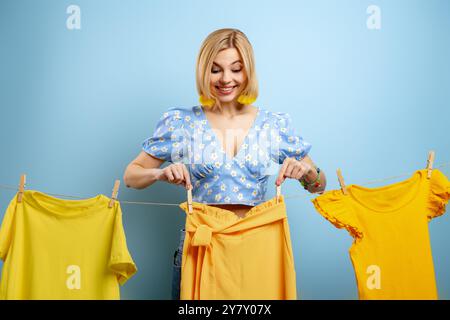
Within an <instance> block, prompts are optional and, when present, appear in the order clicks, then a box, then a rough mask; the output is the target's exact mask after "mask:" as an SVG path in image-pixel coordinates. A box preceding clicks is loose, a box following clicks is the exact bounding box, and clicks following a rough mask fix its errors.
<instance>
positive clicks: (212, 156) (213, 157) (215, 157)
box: [211, 152, 217, 160]
mask: <svg viewBox="0 0 450 320" xmlns="http://www.w3.org/2000/svg"><path fill="white" fill-rule="evenodd" d="M211 159H212V160H216V159H217V153H215V152H213V153H211Z"/></svg>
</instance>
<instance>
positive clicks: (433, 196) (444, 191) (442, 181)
mask: <svg viewBox="0 0 450 320" xmlns="http://www.w3.org/2000/svg"><path fill="white" fill-rule="evenodd" d="M449 198H450V182H449V180H448V178H447V177H446V176H445V175H444V174H443V173H442V172H441V171H439V170H438V169H434V170H433V172H432V174H431V178H430V190H429V197H428V208H427V209H428V210H427V217H428V221H430V220H431V219H433V218H436V217H439V216H441V215H443V214H444V212H445V207H446V205H447V202H448V199H449Z"/></svg>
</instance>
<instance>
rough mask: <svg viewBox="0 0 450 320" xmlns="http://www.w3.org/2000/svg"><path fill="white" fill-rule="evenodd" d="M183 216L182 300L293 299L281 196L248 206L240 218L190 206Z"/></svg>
mask: <svg viewBox="0 0 450 320" xmlns="http://www.w3.org/2000/svg"><path fill="white" fill-rule="evenodd" d="M192 206H193V212H192V213H189V212H188V207H187V202H183V203H181V204H180V208H182V209H183V210H184V211H185V212H186V215H187V217H186V238H185V240H184V246H183V256H182V257H183V258H182V267H181V288H180V297H181V299H182V300H216V299H224V300H229V299H232V300H234V299H243V300H248V299H252V300H254V299H261V300H286V299H289V300H291V299H292V300H295V299H296V298H297V290H296V280H295V268H294V257H293V254H292V248H291V238H290V234H289V225H288V221H287V216H286V207H285V203H284V198H283V196H281V197H280V199H279V202H278V203H276V199H275V198H272V199H270V200H268V201H266V202H263V203H261V204H259V205H257V206H254V207H252V208H251V209H250V210H249V211H248V212H247V214H246V215H245V217H244V218H238V217H237V216H236V215H235V214H234V212H232V211H229V210H226V209H221V208H217V207H214V206H209V205H206V204H203V203H199V202H193V203H192Z"/></svg>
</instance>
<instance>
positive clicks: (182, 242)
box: [178, 229, 186, 251]
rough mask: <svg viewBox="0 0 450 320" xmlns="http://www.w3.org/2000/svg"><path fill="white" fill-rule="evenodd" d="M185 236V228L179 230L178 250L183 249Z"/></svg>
mask: <svg viewBox="0 0 450 320" xmlns="http://www.w3.org/2000/svg"><path fill="white" fill-rule="evenodd" d="M185 236H186V230H185V229H181V230H180V243H179V244H178V250H179V251H183V244H184V237H185Z"/></svg>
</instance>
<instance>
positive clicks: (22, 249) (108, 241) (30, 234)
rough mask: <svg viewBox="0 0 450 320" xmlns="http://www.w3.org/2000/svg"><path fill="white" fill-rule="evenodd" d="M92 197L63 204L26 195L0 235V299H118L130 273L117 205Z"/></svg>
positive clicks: (8, 216)
mask: <svg viewBox="0 0 450 320" xmlns="http://www.w3.org/2000/svg"><path fill="white" fill-rule="evenodd" d="M109 200H110V199H109V198H108V197H106V196H104V195H98V196H96V197H94V198H89V199H82V200H63V199H59V198H54V197H51V196H49V195H46V194H44V193H41V192H38V191H33V190H26V191H25V192H24V194H23V198H22V202H20V203H19V202H17V195H16V196H15V197H14V198H13V199H12V200H11V202H10V204H9V206H8V208H7V210H6V213H5V216H4V218H3V222H2V226H1V230H0V258H1V259H2V260H3V261H4V264H3V270H2V278H1V284H0V298H1V299H28V300H30V299H39V300H41V299H46V300H47V299H71V300H72V299H120V291H119V284H124V283H125V282H126V281H127V279H129V278H130V277H131V276H132V275H133V274H134V273H135V272H136V271H137V269H136V265H135V264H134V262H133V260H132V258H131V256H130V253H129V252H128V248H127V244H126V239H125V233H124V230H123V225H122V212H121V209H120V204H119V203H118V202H117V201H115V202H114V206H113V207H112V208H108V204H109Z"/></svg>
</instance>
